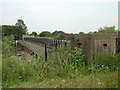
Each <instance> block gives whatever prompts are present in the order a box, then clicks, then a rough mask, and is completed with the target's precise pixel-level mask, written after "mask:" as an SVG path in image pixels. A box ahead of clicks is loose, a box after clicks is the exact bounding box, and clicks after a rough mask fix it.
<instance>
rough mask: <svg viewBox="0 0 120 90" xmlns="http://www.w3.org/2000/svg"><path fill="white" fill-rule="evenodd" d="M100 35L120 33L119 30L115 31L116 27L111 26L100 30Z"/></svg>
mask: <svg viewBox="0 0 120 90" xmlns="http://www.w3.org/2000/svg"><path fill="white" fill-rule="evenodd" d="M98 33H107V34H111V33H118V31H117V30H115V26H111V27H104V28H101V27H100V29H98Z"/></svg>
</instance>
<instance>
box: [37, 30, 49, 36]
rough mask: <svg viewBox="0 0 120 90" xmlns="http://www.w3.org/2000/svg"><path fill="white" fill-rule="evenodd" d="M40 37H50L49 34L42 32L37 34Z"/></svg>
mask: <svg viewBox="0 0 120 90" xmlns="http://www.w3.org/2000/svg"><path fill="white" fill-rule="evenodd" d="M39 36H40V37H51V33H50V32H49V31H44V32H41V33H40V34H39Z"/></svg>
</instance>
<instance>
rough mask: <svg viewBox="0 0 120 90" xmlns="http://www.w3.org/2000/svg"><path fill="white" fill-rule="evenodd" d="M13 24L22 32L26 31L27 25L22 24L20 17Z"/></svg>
mask: <svg viewBox="0 0 120 90" xmlns="http://www.w3.org/2000/svg"><path fill="white" fill-rule="evenodd" d="M15 26H16V27H17V28H19V29H20V30H21V33H22V34H26V33H27V26H26V25H25V24H24V21H23V20H22V19H18V20H17V23H16V24H15Z"/></svg>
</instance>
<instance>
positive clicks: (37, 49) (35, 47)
mask: <svg viewBox="0 0 120 90" xmlns="http://www.w3.org/2000/svg"><path fill="white" fill-rule="evenodd" d="M18 42H19V43H20V44H21V45H22V46H24V47H26V48H28V49H29V50H31V51H33V52H34V53H35V54H37V55H38V56H39V57H42V56H45V47H44V45H41V44H37V43H33V42H28V41H24V40H19V41H18ZM52 51H53V48H50V47H49V48H47V53H48V55H50V53H51V52H52Z"/></svg>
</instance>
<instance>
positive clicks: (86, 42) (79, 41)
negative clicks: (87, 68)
mask: <svg viewBox="0 0 120 90" xmlns="http://www.w3.org/2000/svg"><path fill="white" fill-rule="evenodd" d="M117 38H118V34H73V35H72V37H71V43H72V47H78V48H81V49H82V51H83V53H84V54H85V57H84V59H85V61H86V62H88V60H89V59H90V58H91V56H93V55H94V54H95V53H113V54H115V53H116V47H117V46H116V39H117Z"/></svg>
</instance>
